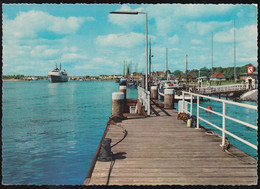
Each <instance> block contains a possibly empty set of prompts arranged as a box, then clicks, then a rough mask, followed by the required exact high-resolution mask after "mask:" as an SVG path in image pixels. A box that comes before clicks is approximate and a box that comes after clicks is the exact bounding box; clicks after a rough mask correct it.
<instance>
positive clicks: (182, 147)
mask: <svg viewBox="0 0 260 189" xmlns="http://www.w3.org/2000/svg"><path fill="white" fill-rule="evenodd" d="M158 102H159V101H156V103H152V111H151V116H150V117H146V118H142V117H141V118H140V117H139V118H136V119H135V118H134V117H132V118H129V119H127V120H124V121H123V122H122V123H117V124H116V125H110V126H109V128H108V132H107V135H106V138H111V139H112V143H111V145H112V146H113V144H115V143H117V142H118V141H119V140H121V139H122V138H123V137H124V136H125V134H127V135H126V137H125V138H124V140H122V141H121V142H120V143H118V144H116V145H115V146H113V147H112V152H113V154H114V155H113V160H112V161H111V162H100V161H97V162H96V164H95V167H94V170H93V173H92V176H91V178H90V180H88V181H87V182H85V184H86V185H106V184H108V185H256V184H257V161H256V160H255V159H254V158H252V157H250V156H248V155H246V154H245V153H244V152H242V151H240V150H239V149H237V148H235V147H234V146H232V145H231V148H230V152H232V154H231V153H227V152H223V151H222V148H221V147H220V146H219V145H220V144H221V138H219V137H218V136H216V135H208V134H207V133H206V132H205V130H204V129H195V128H189V127H187V126H186V123H185V122H183V121H182V120H177V111H176V110H164V109H163V108H161V107H160V105H159V104H158ZM125 131H126V133H124V132H125ZM110 168H112V169H110Z"/></svg>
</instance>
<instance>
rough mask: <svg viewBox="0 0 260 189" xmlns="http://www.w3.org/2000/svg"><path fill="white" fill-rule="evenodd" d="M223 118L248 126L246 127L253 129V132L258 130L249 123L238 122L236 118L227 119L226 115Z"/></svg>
mask: <svg viewBox="0 0 260 189" xmlns="http://www.w3.org/2000/svg"><path fill="white" fill-rule="evenodd" d="M225 118H227V119H230V120H232V121H235V122H237V123H240V124H244V125H246V126H248V127H250V128H253V129H255V130H257V129H258V127H257V126H254V125H252V124H250V123H246V122H244V121H240V120H238V119H236V118H232V117H229V116H227V115H226V116H225Z"/></svg>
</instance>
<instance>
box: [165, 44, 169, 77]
mask: <svg viewBox="0 0 260 189" xmlns="http://www.w3.org/2000/svg"><path fill="white" fill-rule="evenodd" d="M167 51H168V49H167V48H166V60H165V61H166V63H165V74H166V78H167V80H168V77H167V70H168V57H167Z"/></svg>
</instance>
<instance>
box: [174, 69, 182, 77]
mask: <svg viewBox="0 0 260 189" xmlns="http://www.w3.org/2000/svg"><path fill="white" fill-rule="evenodd" d="M173 74H174V75H176V76H178V77H180V76H182V75H183V72H182V71H181V70H175V71H174V72H173Z"/></svg>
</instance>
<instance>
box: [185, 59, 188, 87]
mask: <svg viewBox="0 0 260 189" xmlns="http://www.w3.org/2000/svg"><path fill="white" fill-rule="evenodd" d="M187 69H188V55H187V54H186V74H185V77H186V83H187V82H188V78H187Z"/></svg>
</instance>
